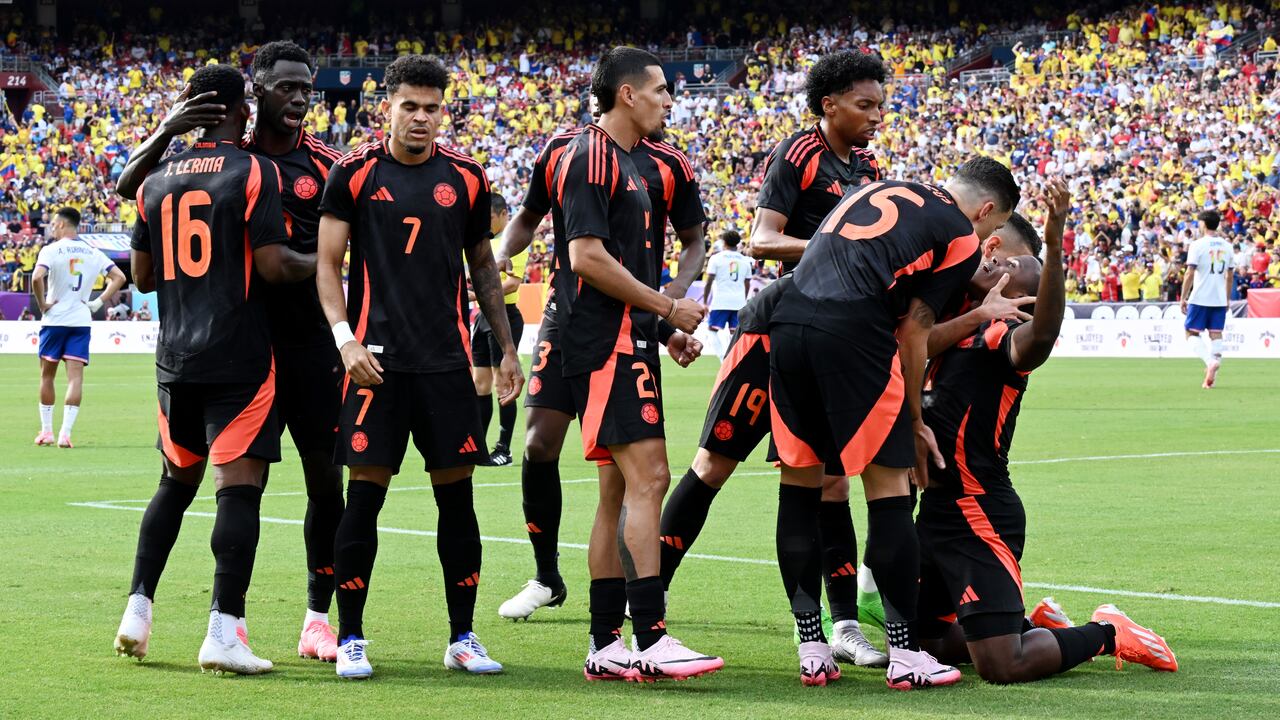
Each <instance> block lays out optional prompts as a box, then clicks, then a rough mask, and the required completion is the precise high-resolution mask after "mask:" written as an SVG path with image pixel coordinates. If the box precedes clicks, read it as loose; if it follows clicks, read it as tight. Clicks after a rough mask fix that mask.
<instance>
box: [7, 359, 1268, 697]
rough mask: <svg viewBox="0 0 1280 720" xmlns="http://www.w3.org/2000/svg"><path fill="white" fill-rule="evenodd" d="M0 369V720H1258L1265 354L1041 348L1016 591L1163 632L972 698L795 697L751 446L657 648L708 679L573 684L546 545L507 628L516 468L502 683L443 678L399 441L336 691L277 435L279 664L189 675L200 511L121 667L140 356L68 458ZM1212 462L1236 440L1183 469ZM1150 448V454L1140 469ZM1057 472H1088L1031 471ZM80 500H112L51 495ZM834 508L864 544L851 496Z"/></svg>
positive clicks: (292, 482) (572, 608)
mask: <svg viewBox="0 0 1280 720" xmlns="http://www.w3.org/2000/svg"><path fill="white" fill-rule="evenodd" d="M714 372H715V362H714V361H705V360H704V361H701V362H699V363H697V365H695V367H693V368H691V369H689V370H684V371H681V370H679V369H677V368H674V367H671V366H669V367H668V368H667V372H666V373H665V378H664V379H665V387H664V392H665V401H666V404H667V408H668V415H669V418H670V421H669V425H668V434H669V436H670V437H671V445H670V459H671V466H672V470H673V474H674V475H675V476H676V477H677V478H678V477H679V476H680V475H681V474H682V473H683V471H684V469H685V468H686V467H687V465H688V462H689V460H690V459H691V458H692V456H693V451H694V444H695V443H696V439H697V434H698V430H699V428H700V426H701V422H702V413H703V410H704V408H705V405H706V399H707V395H708V393H709V391H710V385H711V380H712V377H713V374H714ZM0 373H2V376H3V380H0V386H2V387H3V392H2V394H0V397H2V398H3V400H0V406H2V407H3V413H2V414H0V432H3V437H4V438H6V440H5V443H4V447H5V450H4V454H3V463H0V497H3V499H4V502H3V504H2V505H0V507H2V508H3V510H2V513H3V522H0V542H2V547H3V555H4V561H3V564H2V565H0V567H3V581H2V584H3V594H2V596H0V597H2V598H3V601H2V606H3V608H4V617H5V631H6V634H5V637H6V639H7V641H8V645H7V653H6V659H5V662H4V665H5V668H4V672H3V673H2V675H3V678H4V679H3V681H2V682H0V716H4V717H13V718H19V717H21V718H36V717H41V718H43V717H48V718H79V717H94V718H107V717H135V718H170V717H192V718H202V719H204V718H214V717H224V718H225V717H240V718H266V717H286V718H307V717H317V718H318V717H342V716H346V715H347V714H349V713H355V714H357V715H358V716H361V717H373V718H380V717H395V718H409V717H450V718H459V717H479V718H485V717H503V718H523V717H531V718H533V717H537V718H541V717H548V718H598V717H619V718H627V717H637V716H643V717H671V718H686V717H688V718H692V717H697V718H711V717H726V718H745V717H761V718H775V717H783V716H786V717H788V718H802V717H803V718H807V717H815V718H836V717H854V718H859V719H860V720H861V719H864V718H867V719H869V718H881V717H883V718H895V719H897V718H948V719H949V720H952V719H955V718H968V717H984V718H994V717H1000V718H1004V717H1028V718H1032V717H1034V718H1102V717H1116V718H1140V717H1152V718H1156V717H1169V718H1192V717H1206V718H1208V717H1212V718H1222V717H1232V718H1235V717H1270V718H1274V717H1280V653H1278V652H1277V650H1276V643H1277V638H1278V637H1280V604H1278V603H1280V592H1278V590H1277V588H1280V573H1277V567H1280V566H1278V565H1277V561H1276V558H1277V557H1280V483H1277V480H1280V470H1277V465H1278V463H1280V436H1277V428H1278V427H1280V423H1278V422H1277V420H1278V419H1280V412H1278V411H1277V396H1276V388H1277V387H1278V386H1277V382H1276V365H1275V364H1268V363H1266V362H1265V361H1244V360H1240V361H1234V360H1231V359H1228V361H1227V362H1226V364H1225V367H1224V369H1223V371H1222V373H1221V375H1220V376H1219V377H1220V380H1219V387H1218V388H1217V389H1215V390H1213V391H1203V390H1201V389H1200V387H1199V385H1200V376H1201V369H1200V367H1199V365H1198V363H1195V362H1194V361H1180V360H1161V361H1155V360H1152V361H1137V360H1110V361H1108V360H1054V361H1052V362H1050V363H1049V364H1048V365H1047V366H1046V367H1045V368H1044V369H1043V370H1041V371H1039V372H1037V373H1036V374H1035V376H1034V377H1033V379H1032V382H1031V390H1030V393H1029V396H1028V398H1027V402H1026V405H1025V407H1024V410H1023V412H1022V416H1021V417H1020V418H1019V423H1018V434H1017V438H1016V440H1015V442H1014V447H1013V460H1014V462H1015V463H1016V465H1015V467H1014V468H1013V475H1014V481H1015V483H1016V485H1017V487H1018V488H1019V489H1020V491H1021V493H1022V496H1023V499H1024V501H1025V503H1026V507H1027V514H1028V536H1029V537H1028V543H1027V549H1026V556H1025V557H1024V559H1023V576H1024V579H1025V580H1026V582H1027V583H1028V588H1027V596H1028V601H1029V602H1032V603H1033V602H1035V600H1037V599H1038V598H1039V597H1041V596H1042V595H1047V594H1053V595H1055V596H1056V597H1057V598H1058V600H1059V601H1061V602H1062V603H1063V605H1064V606H1065V607H1066V609H1067V611H1068V613H1069V614H1070V615H1071V616H1072V617H1073V618H1074V619H1075V620H1076V621H1077V622H1083V621H1087V620H1088V617H1089V614H1090V613H1091V612H1092V610H1093V608H1094V607H1095V606H1097V605H1098V604H1100V603H1102V602H1106V601H1109V600H1114V601H1115V602H1117V603H1118V604H1119V605H1120V607H1121V608H1122V609H1125V610H1126V611H1128V612H1129V613H1130V615H1131V616H1133V617H1134V618H1135V619H1137V620H1138V621H1139V622H1142V623H1144V624H1148V625H1150V626H1152V627H1154V628H1155V629H1156V630H1157V631H1158V632H1160V633H1162V634H1164V635H1165V637H1166V638H1168V640H1169V642H1170V643H1171V645H1172V646H1173V648H1174V650H1175V651H1176V652H1177V654H1178V657H1179V660H1180V662H1181V664H1182V670H1181V671H1180V672H1179V673H1177V674H1164V673H1155V672H1152V671H1149V670H1147V669H1146V668H1143V667H1140V666H1129V667H1127V668H1126V669H1125V670H1124V671H1123V672H1117V671H1116V670H1115V669H1114V667H1113V665H1112V662H1111V660H1110V659H1109V658H1107V659H1099V660H1098V661H1097V662H1094V663H1092V664H1086V666H1084V667H1081V668H1079V669H1076V670H1074V671H1072V672H1070V673H1068V674H1066V675H1063V676H1059V677H1055V678H1052V679H1049V680H1047V681H1043V682H1038V683H1034V684H1029V685H1022V686H1016V687H996V686H991V685H987V684H985V683H983V682H982V681H981V680H980V679H979V678H978V677H977V676H976V674H974V673H973V671H972V668H966V669H965V678H964V681H963V682H962V683H961V684H960V685H959V686H957V687H954V688H945V689H936V690H931V691H924V692H915V693H897V692H893V691H890V690H888V689H887V688H886V687H885V684H884V679H883V675H882V672H881V671H872V670H862V669H848V670H847V671H846V672H845V676H844V679H842V680H841V681H840V682H839V683H836V684H835V685H833V686H831V687H828V688H825V689H816V688H809V689H806V688H802V687H801V686H800V683H799V680H798V677H797V675H798V673H797V666H796V657H795V651H794V648H793V647H792V645H791V620H790V617H789V614H788V612H787V606H786V602H785V599H784V597H783V594H782V589H781V583H780V580H779V577H778V571H777V569H776V567H775V566H773V565H772V563H771V560H772V558H773V557H774V548H773V534H774V532H773V530H774V514H775V507H776V505H775V499H776V492H777V491H776V489H775V488H776V480H775V479H774V473H773V471H772V468H771V467H770V466H769V465H768V464H767V463H765V462H764V461H763V455H762V454H759V455H757V457H754V458H752V460H751V461H749V462H748V463H746V464H745V465H744V466H743V468H742V472H743V475H742V476H741V477H738V478H735V479H734V480H732V481H731V482H730V484H729V485H728V486H727V488H726V489H725V491H724V492H722V493H721V495H720V497H719V499H718V500H717V502H716V505H715V507H714V508H713V511H712V515H711V519H710V521H709V523H708V526H707V528H706V530H705V531H704V533H703V535H702V539H701V540H700V541H699V543H698V545H697V546H696V548H695V551H696V552H700V553H706V554H714V555H720V556H726V557H730V558H740V559H745V560H754V561H757V562H754V563H753V562H740V561H739V562H733V561H726V560H712V559H689V560H688V561H686V563H685V565H684V567H683V568H682V570H681V574H680V575H678V576H677V578H676V583H675V585H674V587H673V593H672V597H671V606H670V612H669V615H668V618H669V621H670V624H671V627H672V628H673V630H674V633H675V634H676V635H677V636H678V637H680V638H681V639H682V640H684V641H686V642H687V643H688V644H689V645H691V646H693V647H695V648H697V649H699V650H703V651H710V652H716V653H719V654H722V655H723V656H724V657H725V659H726V667H725V669H724V671H722V672H721V673H719V674H717V675H714V676H711V677H708V678H702V679H699V680H696V681H692V682H687V683H679V684H664V685H660V686H636V685H606V686H599V685H591V684H588V683H587V682H585V681H584V680H583V678H582V673H581V667H582V658H583V653H584V646H585V642H586V628H587V603H586V598H587V593H586V589H587V568H586V559H585V553H584V552H583V551H582V550H581V549H578V548H575V547H565V548H563V550H562V553H561V563H562V566H563V568H564V572H565V576H566V579H567V581H568V583H569V598H568V602H567V603H566V605H565V607H563V608H561V609H559V610H552V611H546V610H544V611H541V612H540V613H539V614H538V615H536V616H535V619H534V620H533V621H532V622H528V623H521V624H518V625H515V624H511V623H508V622H506V621H503V620H501V619H500V618H499V617H498V615H497V608H498V605H499V604H500V603H501V602H502V601H503V600H504V599H506V598H507V597H508V596H509V595H510V594H512V593H513V592H515V591H516V590H517V589H518V588H519V587H520V585H521V584H522V583H523V582H524V581H525V580H526V579H527V578H528V577H529V576H530V574H531V572H532V567H533V561H532V553H531V551H530V549H529V547H528V545H527V543H526V542H524V532H523V524H524V523H523V519H522V517H521V510H520V488H519V470H518V468H503V469H479V470H478V472H477V475H476V482H477V484H478V487H477V488H476V502H477V508H478V512H479V515H480V525H481V529H482V532H483V533H484V535H485V536H487V537H489V538H491V539H490V540H489V541H487V542H486V543H485V546H484V549H485V559H484V571H483V584H482V586H481V590H480V599H479V605H478V607H477V616H476V630H477V632H478V634H479V635H480V637H481V638H482V639H483V640H484V642H485V643H486V644H487V645H488V647H489V649H490V651H491V652H492V654H493V655H494V657H495V658H497V659H498V660H499V661H501V662H502V663H504V664H505V665H506V673H505V674H503V675H501V676H496V677H466V676H461V675H458V674H454V673H449V672H447V671H445V670H444V669H443V668H442V666H441V656H442V653H443V649H444V641H445V638H446V635H447V623H446V617H445V612H444V604H443V597H442V588H441V585H442V579H441V577H440V571H439V565H438V562H437V559H436V552H435V541H434V538H433V537H430V536H429V535H427V534H425V533H426V532H429V531H432V530H434V528H435V505H434V502H433V500H432V497H431V493H430V491H429V490H428V489H426V486H427V481H426V478H425V476H424V475H423V474H422V473H420V472H417V471H416V470H417V468H418V467H420V465H418V462H419V460H418V458H417V457H416V455H412V453H411V457H412V458H413V459H412V460H409V461H407V462H406V464H405V465H406V469H407V471H406V472H405V473H403V474H402V475H401V476H400V477H398V478H397V479H396V480H395V481H394V483H393V485H392V487H393V488H395V489H398V490H400V492H393V493H392V494H391V495H390V496H389V497H388V500H387V504H386V508H385V510H384V511H383V513H382V516H381V525H382V526H383V527H384V528H396V529H400V530H404V531H409V532H407V533H406V532H401V533H394V532H383V533H382V534H381V536H380V542H381V547H380V550H379V557H378V566H377V571H376V572H375V574H374V577H373V584H372V594H371V596H370V602H369V606H368V612H367V617H366V629H367V631H368V632H369V635H370V638H371V639H372V641H373V642H372V645H371V646H370V648H369V651H370V656H371V657H372V659H373V662H374V666H375V671H376V675H375V677H374V678H373V679H372V680H371V681H368V682H363V683H352V682H342V681H339V680H338V679H337V678H336V677H335V675H334V671H333V666H332V665H327V664H321V663H317V662H313V661H303V660H301V659H299V658H298V657H296V652H295V644H296V641H297V634H298V630H299V628H300V624H301V621H302V613H303V609H304V604H303V603H304V600H305V595H304V589H305V562H304V554H303V545H302V529H301V527H300V524H301V523H300V521H301V518H302V516H303V510H304V504H305V498H304V496H303V494H302V483H301V476H300V470H299V466H298V462H297V459H296V456H294V455H293V451H292V446H291V445H288V444H287V443H286V447H285V451H284V455H285V458H286V459H285V462H283V463H282V464H281V465H279V466H277V468H276V469H275V470H274V471H273V472H272V479H271V483H270V486H269V488H268V497H266V498H265V499H264V501H263V506H262V513H263V516H264V517H265V518H275V519H278V521H276V522H265V523H264V524H263V526H262V540H261V544H260V546H259V549H258V560H257V568H256V571H255V575H254V581H253V587H252V590H251V593H250V596H249V620H250V633H251V639H252V643H253V647H254V649H255V650H256V651H257V652H258V653H259V654H261V655H263V656H265V657H268V658H270V659H271V660H273V661H275V663H276V671H275V672H274V673H272V674H270V675H268V676H265V677H257V678H235V677H230V676H225V677H215V676H212V675H202V674H201V673H200V672H199V670H198V669H197V667H196V663H195V656H196V651H197V650H198V648H199V645H200V641H201V638H202V636H203V633H204V629H205V622H206V619H207V611H208V605H209V585H210V582H211V578H212V568H213V563H212V558H211V557H210V554H209V550H208V539H209V531H210V528H211V523H212V521H211V520H210V519H209V517H206V516H201V515H194V516H190V517H188V518H187V519H186V521H185V524H184V527H183V534H182V536H181V538H180V539H179V541H178V545H177V547H176V548H175V550H174V552H173V555H172V557H171V559H170V562H169V567H168V571H167V573H166V575H165V577H164V580H163V582H162V584H161V586H160V588H159V595H158V602H157V605H156V624H155V631H154V634H153V636H152V641H151V654H150V655H149V656H148V657H147V658H146V660H145V661H144V662H142V663H137V662H135V661H133V660H127V659H122V658H117V657H115V655H114V653H113V652H112V648H111V643H112V638H113V634H114V632H115V629H116V625H117V623H118V622H119V618H120V613H121V611H122V610H123V608H124V598H125V595H126V592H127V587H126V585H127V583H128V579H129V574H130V569H131V563H132V558H133V551H134V543H135V541H136V533H137V528H138V522H139V521H140V519H141V513H140V512H138V511H139V510H141V509H142V508H143V507H144V505H145V501H146V499H147V498H149V497H150V495H151V492H152V489H153V488H154V486H155V483H156V480H157V478H158V467H159V463H158V460H157V458H158V455H157V453H156V451H155V450H154V449H153V442H154V439H155V434H156V430H155V407H156V401H155V392H154V387H153V379H154V376H153V374H152V366H151V361H150V359H149V358H147V357H141V356H98V357H97V358H95V359H94V362H93V365H92V366H91V367H90V368H89V369H88V374H87V378H88V382H87V385H86V396H85V406H84V411H83V412H82V413H81V415H80V419H79V424H78V426H77V427H76V432H75V440H76V443H77V447H76V448H75V449H74V450H59V449H55V448H36V447H33V446H32V445H31V444H30V442H31V438H32V437H33V436H34V435H35V430H36V429H37V425H36V421H37V416H36V404H37V403H36V376H37V371H36V363H35V358H32V357H13V356H5V357H3V358H0ZM59 392H61V382H60V383H59ZM59 412H60V411H59ZM520 422H521V423H523V414H522V415H521V421H520ZM495 432H496V430H495ZM516 444H517V447H519V444H520V435H519V434H517V438H516ZM579 447H580V445H579V444H578V437H577V430H576V428H575V429H574V430H573V431H571V434H570V437H569V439H568V441H567V442H566V448H569V449H570V451H569V452H567V453H566V455H567V459H566V460H565V461H564V462H563V464H562V476H563V478H564V479H565V480H568V481H575V482H572V483H570V484H566V485H565V486H564V498H565V520H564V526H563V530H562V540H563V541H564V542H566V543H583V542H585V540H586V537H587V531H588V526H589V523H590V520H591V517H592V513H593V508H594V503H595V486H594V484H593V483H592V482H590V481H589V479H590V478H591V477H592V476H593V474H594V471H593V468H592V467H591V466H589V465H588V464H587V463H585V462H583V461H582V460H580V459H579V458H580V457H581V455H580V452H579V451H578V448H579ZM1218 451H1232V452H1231V453H1230V454H1205V453H1211V452H1218ZM1161 453H1171V454H1170V455H1166V456H1154V455H1158V454H1161ZM1115 456H1129V457H1115ZM1133 456H1144V457H1133ZM1061 458H1088V459H1081V460H1075V461H1070V462H1037V461H1046V460H1055V459H1061ZM211 483H212V481H207V485H206V487H207V488H210V486H211ZM210 495H212V490H211V489H206V490H204V491H203V492H202V493H201V499H199V500H197V501H196V502H195V504H194V505H193V507H192V510H193V511H196V512H205V513H207V512H211V511H212V510H213V509H214V506H213V503H212V502H211V500H210V498H209V496H210ZM102 501H107V503H108V505H109V507H88V506H83V505H75V504H74V503H85V502H102ZM854 507H855V513H854V515H855V519H857V521H858V528H859V533H860V535H861V534H862V532H863V529H864V528H865V522H864V518H863V517H860V516H861V515H862V513H859V512H857V510H858V508H859V507H860V503H858V502H856V501H855V504H854ZM110 508H125V509H110ZM129 508H132V509H129ZM500 538H505V539H508V540H509V541H499V540H498V539H500ZM760 561H763V562H760ZM1065 586H1072V587H1075V588H1076V589H1064V588H1065ZM1099 589H1106V590H1123V591H1127V592H1133V593H1141V594H1142V595H1138V596H1114V595H1108V594H1107V593H1106V592H1101V591H1099ZM1173 596H1183V597H1173ZM1186 596H1203V597H1202V599H1200V600H1195V599H1188V598H1187V597H1186ZM1213 598H1219V599H1230V600H1238V601H1239V600H1243V601H1251V602H1252V603H1253V604H1227V603H1223V602H1220V601H1218V600H1213ZM335 619H336V616H335ZM873 640H875V641H876V642H879V641H880V640H881V638H880V637H879V636H878V635H876V636H873Z"/></svg>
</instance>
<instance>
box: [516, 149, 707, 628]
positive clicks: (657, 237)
mask: <svg viewBox="0 0 1280 720" xmlns="http://www.w3.org/2000/svg"><path fill="white" fill-rule="evenodd" d="M580 132H582V130H581V129H580V128H576V129H573V130H570V131H567V132H563V133H558V134H556V135H554V136H552V137H551V138H550V139H549V140H548V141H547V144H546V145H545V146H544V147H543V148H542V151H541V152H540V153H539V154H538V158H537V160H536V162H535V163H534V166H533V175H532V177H531V178H530V181H529V189H528V191H527V192H526V194H525V199H524V202H523V204H522V207H521V208H520V211H519V212H518V213H517V214H516V216H515V218H513V219H512V222H511V223H509V224H508V225H507V229H506V232H505V234H504V238H503V247H502V249H501V250H499V251H498V253H497V258H496V260H497V263H498V266H499V268H502V267H504V266H505V265H506V264H508V263H509V262H510V261H509V258H511V257H513V256H515V255H517V254H519V253H520V252H522V251H523V250H524V249H525V248H527V247H528V246H529V244H530V243H531V242H532V241H533V233H534V230H536V229H537V227H538V225H539V224H540V223H541V222H542V218H543V217H544V216H545V215H546V214H547V213H548V212H550V210H551V195H550V191H549V190H548V188H549V187H550V185H551V182H552V180H551V175H552V173H553V172H554V170H555V165H556V163H557V162H558V161H559V159H560V157H561V156H562V155H563V154H564V150H565V148H566V147H567V146H568V145H569V143H570V142H571V141H572V140H573V138H574V137H576V136H577V134H578V133H580ZM631 159H632V161H633V162H634V163H635V165H636V170H638V171H639V172H640V176H641V178H642V179H643V180H644V185H645V187H646V189H647V190H648V192H649V202H650V205H651V206H652V208H653V219H652V222H651V226H652V227H651V230H652V233H653V242H654V244H655V247H657V248H661V247H662V246H663V243H664V242H665V239H666V227H667V223H668V222H670V224H671V227H672V229H673V230H675V231H676V236H677V238H678V239H679V241H680V243H681V248H682V250H681V254H680V270H679V272H678V274H677V275H676V277H675V278H674V279H673V280H672V281H671V282H670V283H669V284H668V285H667V287H666V288H665V289H664V290H663V294H664V295H667V296H668V297H684V296H685V293H686V292H687V291H688V289H689V284H690V283H691V282H692V281H693V280H694V278H696V277H697V276H698V275H699V274H701V271H702V266H703V264H704V262H705V260H706V245H705V244H704V240H703V229H704V225H705V223H706V215H705V214H704V212H703V208H702V196H701V192H700V191H699V188H698V181H697V179H696V177H695V175H694V173H693V166H692V164H691V163H690V162H689V159H688V158H686V157H685V155H684V153H682V152H680V151H679V150H677V149H676V148H675V147H673V146H671V145H670V144H668V143H666V142H663V140H662V130H661V129H659V130H656V131H655V132H653V133H651V134H650V135H649V136H648V137H646V138H644V139H643V140H641V141H640V144H639V145H637V146H636V148H635V150H634V151H633V152H632V153H631ZM554 231H555V233H556V236H557V237H556V242H555V243H554V247H555V258H554V259H553V263H554V265H553V267H552V273H553V275H552V277H553V278H554V273H555V272H556V268H558V267H561V266H563V265H567V264H568V243H567V242H565V241H564V237H563V232H564V227H563V223H559V224H556V225H555V227H554ZM654 259H655V261H656V262H658V263H661V262H662V254H661V252H659V253H657V254H655V255H654ZM658 339H659V340H661V341H662V342H664V343H665V344H666V346H667V352H668V354H670V355H671V357H672V358H673V359H674V360H675V361H676V362H677V363H679V364H680V365H681V366H684V367H687V366H688V365H689V363H691V362H693V361H694V360H695V359H696V358H697V357H698V356H699V354H700V353H701V348H702V345H701V343H700V342H699V341H698V340H696V339H694V337H693V336H692V335H688V334H685V333H682V332H676V331H675V330H674V329H673V328H671V327H670V325H668V324H667V323H666V322H664V321H660V322H659V323H658ZM533 357H534V359H533V366H532V369H531V372H530V375H529V392H528V394H526V395H525V409H526V410H527V417H526V423H525V455H524V461H523V463H522V466H521V489H522V491H523V496H524V518H525V528H526V530H527V531H528V533H529V541H530V543H531V544H532V545H533V553H534V561H535V563H536V567H537V573H536V575H535V576H534V577H533V579H531V580H530V581H529V582H527V583H525V586H524V587H523V588H521V590H520V592H518V593H516V595H515V596H513V597H512V598H510V599H509V600H507V601H506V602H504V603H502V605H501V606H500V607H499V608H498V614H499V615H500V616H502V617H504V618H508V619H511V620H524V619H528V618H529V617H530V616H531V615H532V614H533V613H534V611H536V610H537V609H538V608H541V607H548V606H550V607H555V606H558V605H560V604H562V603H563V602H564V599H565V596H566V588H565V585H564V580H563V579H562V577H561V575H560V567H559V560H558V557H559V552H558V550H559V530H560V514H561V509H562V502H561V493H560V451H561V449H562V448H563V446H564V437H565V433H566V432H567V431H568V429H569V422H570V421H571V420H572V419H573V413H574V405H573V397H572V395H571V394H570V393H569V387H568V385H567V384H566V383H565V381H564V373H563V362H562V359H561V343H560V333H559V329H558V327H557V325H556V295H555V285H554V283H553V284H552V287H551V292H550V294H549V296H548V298H547V304H546V307H545V308H544V309H543V315H542V324H541V326H540V327H539V330H538V339H537V342H536V343H535V345H534V353H533Z"/></svg>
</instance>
